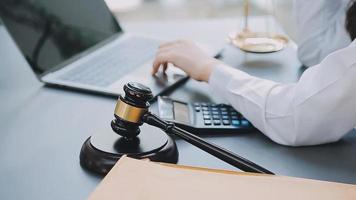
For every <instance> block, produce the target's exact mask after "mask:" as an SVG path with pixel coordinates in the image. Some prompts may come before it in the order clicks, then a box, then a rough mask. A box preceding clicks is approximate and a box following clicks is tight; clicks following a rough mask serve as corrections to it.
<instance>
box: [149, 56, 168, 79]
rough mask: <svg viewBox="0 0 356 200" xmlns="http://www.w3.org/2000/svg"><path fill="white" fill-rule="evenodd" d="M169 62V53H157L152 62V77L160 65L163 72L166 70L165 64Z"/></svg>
mask: <svg viewBox="0 0 356 200" xmlns="http://www.w3.org/2000/svg"><path fill="white" fill-rule="evenodd" d="M170 60H171V53H169V52H163V53H158V54H157V56H156V58H155V60H154V62H153V67H152V75H154V74H156V73H157V72H158V70H159V67H160V66H161V65H163V70H164V71H165V70H166V69H167V63H169V62H170Z"/></svg>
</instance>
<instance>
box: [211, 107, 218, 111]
mask: <svg viewBox="0 0 356 200" xmlns="http://www.w3.org/2000/svg"><path fill="white" fill-rule="evenodd" d="M211 110H212V111H218V110H219V109H218V108H217V107H212V108H211Z"/></svg>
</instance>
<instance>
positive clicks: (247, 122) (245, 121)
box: [241, 120, 250, 126]
mask: <svg viewBox="0 0 356 200" xmlns="http://www.w3.org/2000/svg"><path fill="white" fill-rule="evenodd" d="M241 124H242V125H243V126H249V125H250V122H249V121H247V120H241Z"/></svg>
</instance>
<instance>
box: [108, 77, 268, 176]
mask: <svg viewBox="0 0 356 200" xmlns="http://www.w3.org/2000/svg"><path fill="white" fill-rule="evenodd" d="M124 92H125V96H120V97H119V99H118V101H117V104H116V107H115V113H114V116H115V119H114V120H112V122H111V127H112V129H113V130H114V131H115V132H116V133H117V134H119V135H121V136H122V137H123V138H124V139H126V140H128V141H130V140H134V139H135V137H136V136H137V135H138V134H139V133H140V128H139V127H140V126H141V125H142V124H143V123H146V124H149V125H151V126H154V127H157V128H160V129H162V130H163V131H164V132H166V133H167V134H169V135H174V136H177V137H179V138H181V139H183V140H185V141H187V142H188V143H190V144H192V145H194V146H196V147H198V148H200V149H201V150H203V151H205V152H207V153H209V154H211V155H213V156H215V157H216V158H218V159H220V160H222V161H224V162H226V163H229V164H230V165H232V166H234V167H237V168H239V169H240V170H242V171H246V172H254V173H264V174H273V172H271V171H269V170H267V169H265V168H263V167H261V166H259V165H257V164H256V163H253V162H251V161H249V160H247V159H245V158H243V157H241V156H239V155H236V154H234V153H232V152H230V151H228V150H226V149H223V148H221V147H219V146H217V145H215V144H212V143H209V142H207V141H205V140H203V139H202V138H200V137H198V136H196V135H194V134H192V133H190V132H188V131H186V130H184V129H181V128H179V127H176V126H175V124H174V123H172V122H167V121H165V120H163V119H161V118H159V117H158V116H156V115H154V114H152V113H151V112H150V111H149V107H150V103H149V101H150V100H152V98H153V95H152V92H151V89H150V88H148V87H146V86H144V85H142V84H140V83H133V82H131V83H127V84H126V85H125V86H124Z"/></svg>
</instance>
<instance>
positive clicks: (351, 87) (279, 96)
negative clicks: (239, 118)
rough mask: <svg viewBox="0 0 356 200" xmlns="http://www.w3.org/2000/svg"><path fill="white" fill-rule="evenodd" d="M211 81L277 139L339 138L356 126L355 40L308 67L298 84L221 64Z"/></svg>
mask: <svg viewBox="0 0 356 200" xmlns="http://www.w3.org/2000/svg"><path fill="white" fill-rule="evenodd" d="M209 86H210V89H211V90H212V92H214V93H216V94H217V95H219V96H220V97H222V98H224V99H225V100H227V101H228V102H230V103H231V105H232V106H233V107H234V108H235V109H236V110H238V111H239V112H241V113H242V114H243V115H244V116H245V117H246V118H247V119H248V120H250V121H251V123H252V124H253V125H254V126H255V127H256V128H258V129H259V130H260V131H261V132H262V133H264V134H265V135H266V136H268V137H269V138H270V139H272V140H273V141H275V142H277V143H279V144H283V145H291V146H300V145H315V144H322V143H328V142H333V141H337V140H339V139H340V138H341V137H342V136H344V135H345V134H346V133H347V132H348V131H350V130H352V129H353V127H355V126H356V40H355V41H354V42H353V43H352V44H351V45H350V46H348V47H346V48H344V49H341V50H338V51H336V52H334V53H332V54H330V55H329V56H327V57H326V58H325V59H324V60H323V61H322V62H321V63H320V64H318V65H316V66H313V67H311V68H308V69H307V70H306V71H305V72H304V73H303V75H302V76H301V78H300V80H299V81H298V82H297V83H294V84H283V83H277V82H273V81H269V80H266V79H260V78H257V77H253V76H250V75H248V74H247V73H245V72H242V71H240V70H237V69H234V68H231V67H229V66H225V65H220V66H217V67H215V69H214V70H213V72H212V74H211V76H210V79H209Z"/></svg>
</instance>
